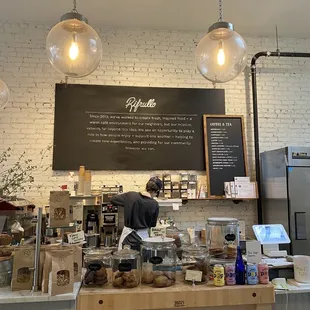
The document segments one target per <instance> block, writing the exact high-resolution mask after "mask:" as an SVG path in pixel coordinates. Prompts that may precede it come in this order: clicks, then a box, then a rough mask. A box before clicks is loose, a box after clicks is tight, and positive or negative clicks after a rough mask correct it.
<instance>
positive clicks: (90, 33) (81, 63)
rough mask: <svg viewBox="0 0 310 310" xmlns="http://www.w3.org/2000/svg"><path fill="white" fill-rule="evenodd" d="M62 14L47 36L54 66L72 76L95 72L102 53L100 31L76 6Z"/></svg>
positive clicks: (47, 48)
mask: <svg viewBox="0 0 310 310" xmlns="http://www.w3.org/2000/svg"><path fill="white" fill-rule="evenodd" d="M73 6H74V8H73V10H72V11H71V12H69V13H66V14H64V15H63V16H61V19H60V20H61V21H60V23H58V24H57V25H55V26H54V27H53V28H52V29H51V31H50V32H49V34H48V36H47V38H46V50H47V55H48V59H49V61H50V63H51V64H52V66H53V67H54V68H55V69H56V70H57V71H59V72H60V73H62V74H64V75H65V76H68V77H72V78H81V77H84V76H87V75H89V74H91V73H92V72H94V71H95V70H96V69H97V67H98V66H99V64H100V61H101V57H102V42H101V40H100V37H99V35H98V34H97V32H96V31H95V30H94V29H93V28H92V27H91V26H89V25H88V20H87V18H86V17H85V16H83V15H82V14H80V13H78V12H77V10H76V0H74V1H73Z"/></svg>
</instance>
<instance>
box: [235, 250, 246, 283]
mask: <svg viewBox="0 0 310 310" xmlns="http://www.w3.org/2000/svg"><path fill="white" fill-rule="evenodd" d="M245 274H246V271H245V265H244V262H243V258H242V253H241V247H240V246H238V248H237V259H236V284H237V285H244V284H245Z"/></svg>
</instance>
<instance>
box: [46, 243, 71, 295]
mask: <svg viewBox="0 0 310 310" xmlns="http://www.w3.org/2000/svg"><path fill="white" fill-rule="evenodd" d="M51 254H52V255H51V256H52V271H51V272H50V274H49V283H48V284H49V285H48V292H49V294H50V295H51V296H55V295H59V294H67V293H72V292H73V288H74V271H73V251H72V249H69V248H68V249H66V250H56V251H52V252H51Z"/></svg>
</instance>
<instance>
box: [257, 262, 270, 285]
mask: <svg viewBox="0 0 310 310" xmlns="http://www.w3.org/2000/svg"><path fill="white" fill-rule="evenodd" d="M258 278H259V283H260V284H268V283H269V269H268V265H267V264H266V263H260V264H258Z"/></svg>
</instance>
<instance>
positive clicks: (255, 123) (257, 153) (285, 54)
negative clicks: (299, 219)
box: [251, 51, 310, 224]
mask: <svg viewBox="0 0 310 310" xmlns="http://www.w3.org/2000/svg"><path fill="white" fill-rule="evenodd" d="M260 57H294V58H310V53H295V52H280V51H276V52H268V51H265V52H259V53H257V54H255V55H254V56H253V57H252V60H251V76H252V98H253V126H254V150H255V170H256V181H257V184H258V199H257V216H258V223H259V224H262V223H263V210H262V199H261V196H262V190H261V168H260V151H259V124H258V108H257V84H256V61H257V60H258V59H259V58H260Z"/></svg>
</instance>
